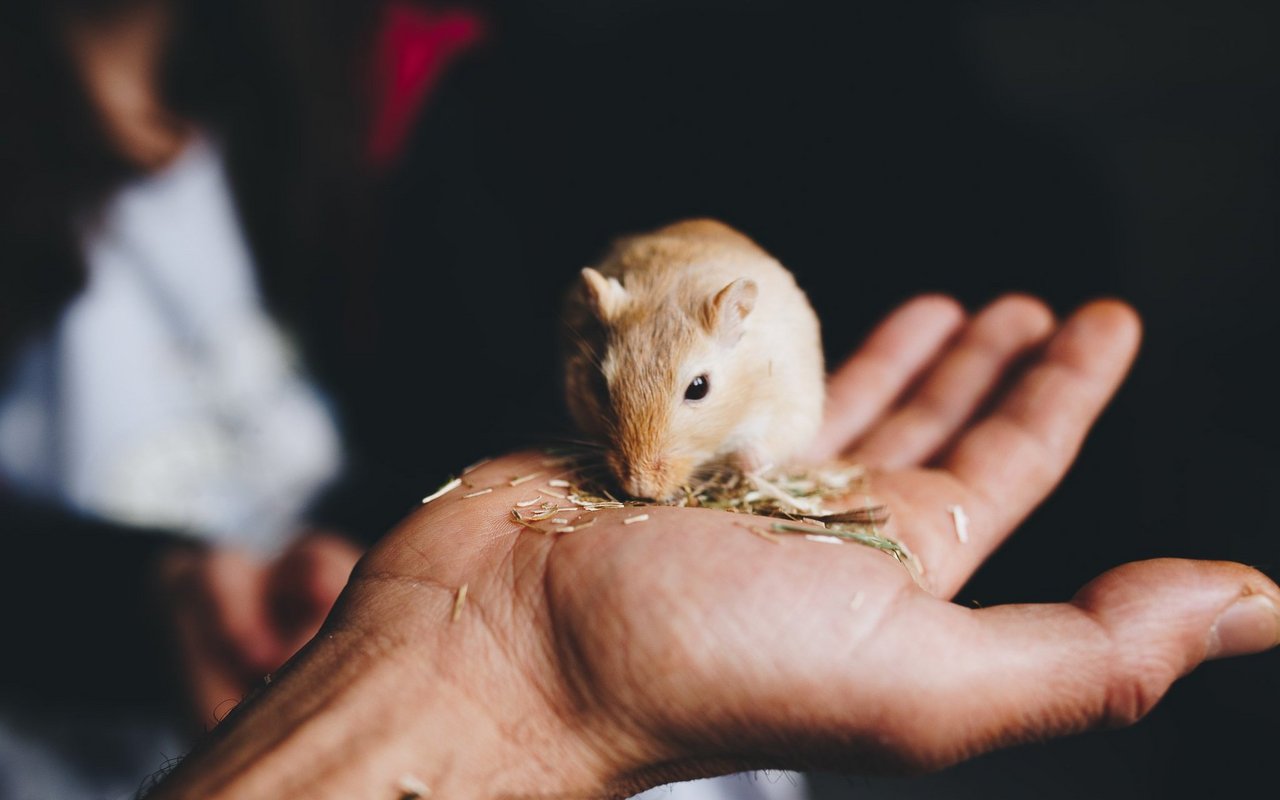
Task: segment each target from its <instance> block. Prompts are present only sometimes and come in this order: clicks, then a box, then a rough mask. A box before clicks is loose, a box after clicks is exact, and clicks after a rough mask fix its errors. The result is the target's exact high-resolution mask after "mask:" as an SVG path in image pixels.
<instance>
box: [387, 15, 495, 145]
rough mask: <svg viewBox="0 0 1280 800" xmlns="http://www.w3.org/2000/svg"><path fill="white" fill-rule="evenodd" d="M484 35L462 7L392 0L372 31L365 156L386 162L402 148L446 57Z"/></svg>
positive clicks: (447, 60)
mask: <svg viewBox="0 0 1280 800" xmlns="http://www.w3.org/2000/svg"><path fill="white" fill-rule="evenodd" d="M483 38H484V24H483V22H482V20H481V19H480V18H479V17H477V16H475V15H474V14H472V13H470V12H468V11H465V10H453V9H440V8H432V7H424V6H421V5H415V4H413V3H409V2H392V3H390V4H388V6H387V9H386V12H385V13H384V16H383V20H382V25H381V28H380V30H379V31H378V38H377V43H376V49H375V51H374V61H373V71H374V74H373V91H374V99H375V105H374V117H373V127H372V130H371V132H370V138H369V160H370V161H371V162H372V163H373V165H374V166H375V167H386V166H389V165H390V164H392V163H393V162H394V161H395V160H396V157H397V156H399V155H400V152H401V150H403V148H404V144H405V140H406V139H407V138H408V136H409V132H410V131H411V130H412V129H413V123H414V120H416V119H417V117H418V113H419V111H420V110H421V109H422V106H423V104H424V102H425V101H426V99H427V96H428V95H429V94H430V93H431V90H432V89H434V88H435V86H436V85H437V83H439V81H440V78H441V77H442V76H443V75H444V73H445V71H446V69H447V68H448V67H449V65H450V63H452V62H453V60H454V59H456V58H457V57H458V56H459V55H461V54H462V53H464V52H466V51H467V50H469V49H471V48H472V47H474V46H475V45H477V44H478V43H479V42H480V41H481V40H482V39H483Z"/></svg>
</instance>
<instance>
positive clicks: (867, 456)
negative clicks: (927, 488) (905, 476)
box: [850, 295, 1054, 469]
mask: <svg viewBox="0 0 1280 800" xmlns="http://www.w3.org/2000/svg"><path fill="white" fill-rule="evenodd" d="M1053 324H1054V319H1053V312H1052V311H1050V310H1049V308H1048V307H1047V306H1046V305H1045V304H1044V303H1042V302H1040V301H1039V300H1037V299H1035V298H1033V297H1027V296H1025V295H1011V296H1007V297H1002V298H1000V299H999V300H997V301H995V302H994V303H992V304H991V305H989V306H987V308H985V309H984V310H983V311H982V312H981V313H979V314H978V315H977V316H976V317H975V318H974V319H973V321H972V322H971V323H970V324H969V325H968V326H967V327H966V328H965V329H964V331H963V333H961V334H960V337H959V338H958V339H957V340H956V343H955V345H954V346H952V347H951V348H950V349H949V350H948V351H947V352H946V354H945V355H943V356H942V358H941V360H940V361H939V362H938V363H937V365H936V366H934V367H933V368H932V369H931V370H930V371H929V374H928V376H927V377H926V378H925V379H924V382H923V383H922V384H921V385H920V387H919V388H918V389H917V390H916V391H915V392H914V393H913V394H912V396H911V398H910V399H909V400H908V401H907V402H906V404H905V405H904V406H902V407H901V408H900V409H898V410H897V411H895V412H894V413H893V414H892V415H890V416H889V417H888V418H887V419H886V420H885V421H884V422H882V423H881V424H879V425H877V426H875V427H874V429H873V430H872V431H871V432H870V433H869V434H868V435H867V437H866V438H865V439H864V440H863V441H862V442H861V443H860V444H859V445H858V447H857V449H856V450H855V451H854V452H853V453H852V454H851V456H850V457H851V458H852V460H854V461H857V462H858V463H861V464H866V465H868V466H871V467H878V468H882V469H897V468H900V467H905V466H910V465H914V464H921V463H924V462H925V461H927V460H928V459H929V458H930V457H931V456H933V455H934V454H936V453H937V452H938V451H939V450H940V449H942V447H943V445H945V444H946V443H947V442H949V441H950V440H951V439H953V438H954V437H955V436H956V434H957V433H958V432H959V430H960V428H961V426H962V425H963V424H964V423H965V422H966V421H968V420H969V419H970V418H971V417H972V416H973V415H974V413H976V412H977V410H978V408H979V406H980V405H981V404H982V402H983V401H984V400H986V399H987V398H988V397H989V396H990V395H991V394H992V393H993V392H994V391H995V389H996V388H997V387H998V386H999V384H1000V382H1001V379H1002V378H1004V377H1005V375H1006V373H1007V372H1008V371H1009V369H1010V367H1011V366H1012V365H1013V364H1014V363H1016V362H1017V360H1018V359H1019V358H1021V357H1023V356H1025V355H1026V354H1027V353H1028V352H1029V351H1031V350H1032V349H1033V348H1035V347H1038V346H1040V345H1041V344H1043V343H1044V341H1045V340H1046V339H1047V338H1048V336H1049V334H1050V333H1051V332H1052V330H1053Z"/></svg>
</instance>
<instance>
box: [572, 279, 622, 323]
mask: <svg viewBox="0 0 1280 800" xmlns="http://www.w3.org/2000/svg"><path fill="white" fill-rule="evenodd" d="M582 293H583V294H584V295H585V296H586V298H587V305H588V306H590V307H591V311H592V312H593V313H595V315H596V317H597V318H598V319H599V320H600V321H601V322H608V321H609V320H611V319H613V318H614V317H615V316H617V314H618V311H619V310H621V308H622V306H623V305H624V304H625V303H626V302H627V290H626V289H625V288H623V286H622V284H621V283H618V279H617V278H606V277H605V276H603V275H601V274H600V273H599V272H596V271H595V270H594V269H592V268H591V267H583V268H582Z"/></svg>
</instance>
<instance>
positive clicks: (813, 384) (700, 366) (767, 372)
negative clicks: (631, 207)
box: [564, 219, 824, 499]
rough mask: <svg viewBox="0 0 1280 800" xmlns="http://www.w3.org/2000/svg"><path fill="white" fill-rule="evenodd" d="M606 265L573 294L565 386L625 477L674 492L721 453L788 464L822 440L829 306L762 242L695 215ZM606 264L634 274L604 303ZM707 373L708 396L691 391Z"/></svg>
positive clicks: (749, 464) (646, 492)
mask: <svg viewBox="0 0 1280 800" xmlns="http://www.w3.org/2000/svg"><path fill="white" fill-rule="evenodd" d="M595 270H596V271H598V274H597V275H594V276H592V275H588V274H586V271H585V270H584V277H583V281H580V282H579V285H578V286H575V287H574V289H573V291H571V292H570V293H569V297H568V300H567V303H566V307H565V315H564V322H565V329H566V340H565V341H566V359H565V392H566V398H567V400H568V404H569V410H570V412H571V413H572V414H573V417H574V419H575V421H576V422H577V424H578V425H579V426H580V427H581V428H582V430H583V431H584V432H585V433H587V434H588V435H591V436H594V437H596V438H598V439H600V440H601V441H603V442H604V443H605V445H606V447H607V449H608V456H607V460H608V464H609V467H610V469H611V471H612V472H613V474H614V476H615V477H616V478H617V479H618V482H619V483H620V484H621V486H622V487H623V489H624V490H626V491H627V492H629V493H631V494H633V495H636V496H640V497H652V498H659V499H662V498H666V497H669V496H671V495H673V494H675V493H676V492H677V491H679V489H680V487H681V486H683V485H686V484H687V483H689V482H690V480H691V478H692V477H693V473H694V472H695V470H697V469H698V468H699V467H702V466H705V465H707V464H709V463H711V462H715V461H720V460H724V459H731V460H733V461H735V462H737V464H738V466H741V467H745V468H748V469H751V468H758V467H762V466H766V465H768V464H782V463H785V462H786V461H787V460H788V459H790V458H791V457H792V456H794V455H795V454H796V453H797V452H799V451H800V450H801V449H802V448H804V447H805V446H806V445H808V444H809V442H810V440H811V439H812V438H813V436H814V434H815V433H816V432H817V429H818V425H819V423H820V422H821V419H822V405H823V396H824V370H823V363H822V347H821V341H820V337H819V331H818V320H817V317H816V315H815V314H814V313H813V309H812V308H811V307H810V306H809V302H808V300H807V299H806V298H805V296H804V293H803V292H802V291H801V290H800V289H799V287H797V286H796V284H795V280H794V279H793V278H792V276H791V273H790V272H788V271H787V270H786V269H785V268H784V267H783V266H782V265H781V264H779V263H778V262H777V261H775V260H774V259H773V258H771V257H770V256H769V255H768V254H767V253H765V252H764V250H762V249H761V248H760V247H759V246H758V245H756V244H755V243H754V242H753V241H751V240H750V239H748V238H747V237H746V236H743V235H742V234H741V233H738V232H737V231H735V230H734V229H733V228H730V227H729V226H727V225H724V224H723V223H720V222H716V221H714V220H706V219H697V220H687V221H684V222H678V223H676V224H674V225H669V226H667V227H665V228H661V229H659V230H657V231H654V232H652V233H649V234H644V235H640V236H631V237H626V238H623V239H620V240H618V241H617V242H616V243H615V244H614V245H613V247H612V248H611V249H610V250H609V252H608V253H607V254H606V255H605V257H604V259H603V260H602V261H601V262H600V263H599V264H597V265H596V266H595ZM601 278H603V279H604V280H605V281H608V279H610V278H614V279H616V280H617V281H618V283H619V284H620V285H621V291H620V292H619V291H610V292H609V294H608V299H607V302H603V303H602V302H601V301H600V291H601V287H602V286H603V285H604V284H603V283H602V281H601V280H600V279H601ZM740 279H745V280H743V281H742V282H741V283H739V284H738V285H737V286H734V287H731V284H733V283H734V282H735V281H739V280H740ZM744 314H745V315H744ZM704 373H705V374H707V375H709V376H710V386H711V388H710V391H709V392H708V394H707V397H706V398H705V399H704V400H702V401H699V402H696V403H690V402H686V401H685V398H684V395H685V389H686V387H687V386H688V385H689V382H690V381H691V380H692V379H693V378H694V377H696V376H697V375H699V374H704Z"/></svg>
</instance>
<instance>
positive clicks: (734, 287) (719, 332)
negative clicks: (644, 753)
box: [703, 278, 760, 344]
mask: <svg viewBox="0 0 1280 800" xmlns="http://www.w3.org/2000/svg"><path fill="white" fill-rule="evenodd" d="M759 292H760V290H759V289H758V288H757V287H756V282H755V281H753V280H751V279H749V278H738V279H737V280H736V281H734V282H733V283H731V284H729V285H728V286H726V287H724V288H723V289H721V290H720V291H719V292H716V295H715V297H712V298H711V299H710V300H708V301H707V305H706V308H705V309H704V311H703V314H704V317H703V324H704V325H705V326H706V329H707V333H710V334H713V335H714V336H716V338H718V339H720V341H722V342H724V343H725V344H733V343H734V342H736V341H738V340H739V339H741V338H742V327H743V326H742V323H743V321H744V320H746V318H747V315H748V314H750V313H751V310H752V309H753V308H755V307H756V295H757V294H759Z"/></svg>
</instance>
